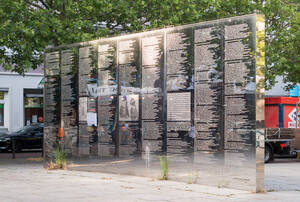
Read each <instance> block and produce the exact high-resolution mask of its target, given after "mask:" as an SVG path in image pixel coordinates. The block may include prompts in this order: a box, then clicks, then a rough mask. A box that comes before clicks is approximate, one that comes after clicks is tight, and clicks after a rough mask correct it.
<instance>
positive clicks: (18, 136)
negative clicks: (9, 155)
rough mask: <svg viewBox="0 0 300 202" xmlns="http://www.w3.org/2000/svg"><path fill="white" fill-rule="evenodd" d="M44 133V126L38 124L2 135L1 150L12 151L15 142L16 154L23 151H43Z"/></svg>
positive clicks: (0, 140)
mask: <svg viewBox="0 0 300 202" xmlns="http://www.w3.org/2000/svg"><path fill="white" fill-rule="evenodd" d="M43 131H44V124H43V123H37V124H32V125H30V126H24V127H23V128H20V129H19V130H17V131H15V132H13V133H5V134H0V150H1V151H11V150H12V141H13V140H15V149H16V152H20V151H22V150H23V149H42V148H43Z"/></svg>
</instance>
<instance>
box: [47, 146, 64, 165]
mask: <svg viewBox="0 0 300 202" xmlns="http://www.w3.org/2000/svg"><path fill="white" fill-rule="evenodd" d="M54 161H55V162H53V161H50V162H49V163H48V165H47V168H48V169H49V170H52V169H66V168H67V154H66V152H65V150H64V147H63V145H60V144H57V147H56V151H55V152H54Z"/></svg>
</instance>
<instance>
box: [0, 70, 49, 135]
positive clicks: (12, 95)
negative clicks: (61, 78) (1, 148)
mask: <svg viewBox="0 0 300 202" xmlns="http://www.w3.org/2000/svg"><path fill="white" fill-rule="evenodd" d="M39 117H43V69H42V67H40V68H38V69H36V70H31V71H29V72H27V73H25V75H24V76H22V75H19V74H17V73H15V72H10V71H5V70H4V69H3V68H2V67H1V66H0V131H9V132H11V131H15V130H17V129H19V128H21V127H23V126H24V125H29V124H31V123H34V122H37V120H38V118H39Z"/></svg>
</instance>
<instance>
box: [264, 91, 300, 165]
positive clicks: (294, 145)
mask: <svg viewBox="0 0 300 202" xmlns="http://www.w3.org/2000/svg"><path fill="white" fill-rule="evenodd" d="M299 103H300V102H299V98H298V97H269V98H265V127H266V131H265V134H266V135H265V162H266V163H268V162H271V161H273V160H274V157H276V156H299V155H298V153H299V154H300V129H299V115H300V105H299Z"/></svg>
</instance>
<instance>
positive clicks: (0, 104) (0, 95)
mask: <svg viewBox="0 0 300 202" xmlns="http://www.w3.org/2000/svg"><path fill="white" fill-rule="evenodd" d="M0 126H4V92H1V91H0Z"/></svg>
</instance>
